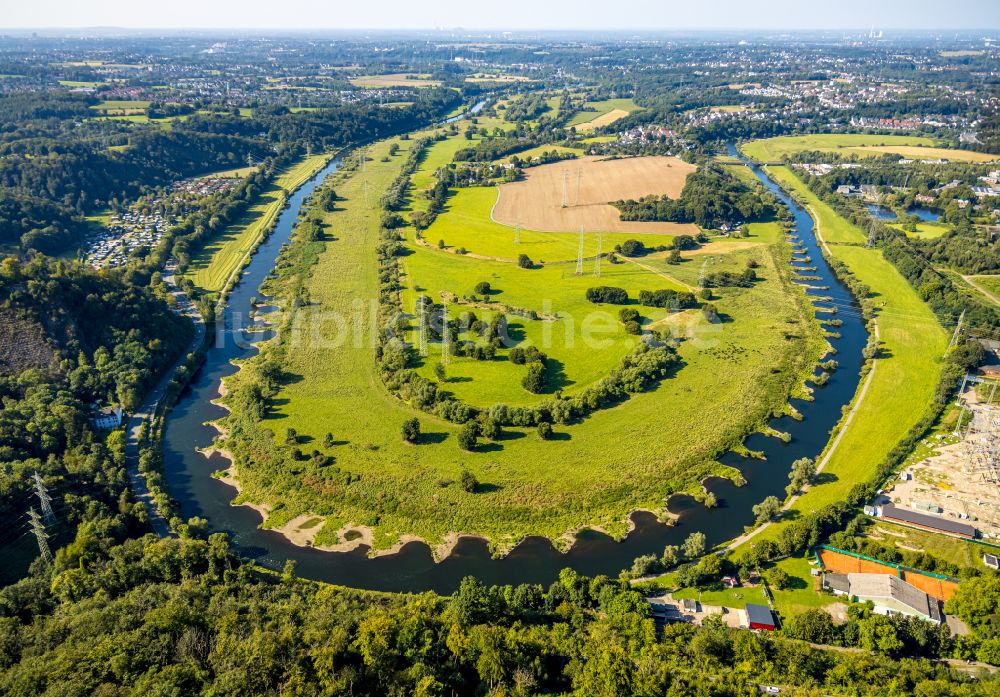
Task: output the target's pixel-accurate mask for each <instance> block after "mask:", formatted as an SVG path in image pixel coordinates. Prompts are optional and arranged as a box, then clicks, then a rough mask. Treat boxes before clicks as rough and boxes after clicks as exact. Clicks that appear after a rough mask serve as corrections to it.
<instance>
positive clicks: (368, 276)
mask: <svg viewBox="0 0 1000 697" xmlns="http://www.w3.org/2000/svg"><path fill="white" fill-rule="evenodd" d="M458 139H459V140H460V142H459V143H458V144H457V146H459V147H461V146H463V145H464V144H465V141H464V138H462V137H461V136H459V138H458ZM395 142H397V143H398V144H399V146H400V151H399V153H397V154H396V155H395V156H393V157H391V158H389V160H388V161H387V162H383V161H382V158H383V157H385V156H386V154H387V152H388V147H389V144H388V143H387V142H382V143H378V144H376V145H374V146H372V147H371V148H370V149H369V160H368V163H367V169H366V173H365V176H366V177H367V180H368V184H369V204H368V205H367V206H366V205H365V204H364V200H363V195H362V193H363V187H362V177H361V175H360V173H358V172H356V171H355V172H347V171H345V172H344V173H343V174H341V175H338V179H337V181H336V182H335V183H334V185H335V187H336V190H337V193H338V195H340V196H342V197H343V200H342V201H340V202H339V203H338V210H336V211H334V212H332V213H325V214H323V217H324V219H325V222H326V223H327V224H328V230H329V231H330V232H331V233H332V235H333V236H334V237H335V239H334V240H331V241H328V242H325V243H323V244H322V245H321V246H322V247H323V249H322V250H321V251H316V252H315V254H318V261H317V263H316V264H315V266H312V267H311V269H309V270H308V272H307V273H306V272H303V273H302V274H300V275H299V279H300V282H302V283H303V284H304V290H305V292H306V293H307V295H308V298H309V300H310V302H309V303H308V304H307V305H305V306H303V307H302V308H300V309H299V310H298V314H297V318H296V322H297V325H296V326H299V327H301V328H302V331H299V332H297V333H295V332H293V333H292V334H291V335H289V336H288V337H287V338H286V339H285V340H286V341H289V342H293V341H294V345H291V346H290V350H288V351H287V352H286V358H285V360H284V363H283V367H284V368H285V369H286V370H287V372H288V374H289V375H290V376H291V378H290V380H288V381H287V382H286V384H285V385H284V386H283V387H282V389H281V391H280V393H279V394H278V395H277V396H276V398H275V399H274V402H273V403H274V405H275V406H274V408H273V410H272V412H271V413H270V414H269V415H268V417H267V419H266V420H265V421H264V425H265V426H266V427H267V428H269V429H271V430H272V431H273V433H275V434H281V435H282V436H283V434H284V433H285V430H286V428H289V427H291V428H294V429H295V431H296V432H297V433H298V434H299V440H300V443H302V444H303V445H302V447H303V448H304V449H305V450H307V451H308V450H311V449H313V448H317V449H322V450H323V451H324V452H327V453H328V454H329V455H332V456H334V457H336V458H337V465H338V467H340V468H341V469H342V470H344V471H349V472H351V473H352V482H351V484H350V486H349V487H344V486H339V485H338V486H330V485H329V484H326V483H324V482H323V481H320V480H317V479H316V478H314V477H313V476H312V475H309V476H304V475H303V474H302V468H301V467H300V466H299V465H298V464H296V463H289V464H288V465H287V466H284V467H283V468H281V469H276V468H275V467H271V466H260V467H249V468H247V470H246V471H245V472H242V471H241V472H240V478H241V481H242V485H243V494H242V496H241V499H242V500H246V501H254V502H267V503H268V504H270V505H271V506H272V513H271V517H270V518H269V520H268V525H270V526H281V525H284V524H285V523H287V522H288V521H290V520H292V519H293V518H295V517H296V516H299V515H303V514H315V515H318V516H321V517H323V518H325V525H324V526H323V528H322V531H321V532H320V534H319V537H318V541H319V542H321V543H322V542H332V541H334V540H335V539H336V535H335V531H336V530H338V529H340V528H341V527H342V526H343V525H345V524H348V523H350V524H353V525H357V526H361V525H366V526H369V527H371V528H373V529H374V541H375V546H376V547H377V548H387V547H390V546H391V545H392V544H394V543H395V542H397V541H398V540H399V539H400V538H401V537H402V536H406V535H418V536H420V537H422V538H423V539H426V540H428V541H429V542H431V543H437V542H440V541H442V540H445V539H447V537H448V535H449V533H454V532H464V533H474V534H480V535H484V536H488V537H489V538H490V540H491V542H492V543H493V544H494V546H495V547H496V548H498V549H503V548H505V547H507V546H509V545H510V544H512V543H513V542H515V541H517V540H519V539H521V538H522V537H523V536H524V535H527V534H540V535H546V536H548V537H550V538H552V539H558V538H560V536H562V535H563V534H564V533H566V532H567V531H570V530H573V529H576V528H578V527H581V526H594V525H599V526H602V527H603V528H604V529H606V530H607V531H608V532H610V533H612V534H616V535H621V534H623V533H624V532H625V522H624V520H625V517H626V515H627V513H628V512H629V511H631V510H634V509H636V508H640V507H641V508H650V509H660V508H662V506H663V502H664V497H665V496H667V495H668V494H669V493H671V492H673V491H677V490H679V489H684V488H687V489H690V488H691V487H692V486H695V485H696V482H697V481H698V479H700V477H701V476H703V475H705V474H706V473H708V472H717V471H719V465H718V464H717V463H715V462H714V461H713V459H712V458H713V457H715V456H716V455H717V454H718V453H719V452H721V450H722V449H724V448H726V447H730V446H732V445H735V444H736V443H738V442H739V440H740V439H741V438H742V436H743V435H744V434H745V433H746V432H747V430H748V429H751V428H754V427H756V426H758V425H761V424H763V423H764V422H765V421H766V419H767V416H768V415H769V414H770V413H771V412H772V411H773V410H781V409H783V408H784V405H785V403H786V400H787V394H788V390H789V388H790V386H792V385H795V384H797V383H798V381H799V379H800V378H801V376H802V375H803V374H804V373H805V372H806V371H809V370H811V366H812V364H813V362H814V360H815V358H816V357H817V356H818V355H819V353H820V352H821V350H822V348H821V344H822V343H823V342H822V341H821V339H820V336H819V333H818V330H817V327H816V325H815V320H814V318H813V317H812V313H811V311H810V310H809V308H808V306H807V305H806V303H805V302H804V299H803V298H802V295H801V291H799V290H797V289H794V288H793V287H791V286H790V285H789V281H788V270H787V254H788V252H787V248H785V247H784V246H783V240H782V236H781V234H780V231H779V229H778V227H777V226H776V225H773V224H765V225H760V226H755V227H754V228H753V233H754V236H753V237H752V238H750V239H749V240H740V242H743V243H746V246H742V245H741V246H736V245H733V246H732V248H731V249H730V250H729V253H728V254H727V253H726V251H727V249H726V244H728V243H720V244H719V246H718V248H717V249H718V252H717V253H716V254H715V255H711V256H714V257H715V260H714V262H709V261H708V259H707V257H708V256H709V255H696V254H688V253H685V254H686V256H687V257H688V259H687V260H686V261H685V262H684V263H681V264H679V265H676V266H667V265H666V264H665V263H664V260H663V258H662V255H660V256H655V255H654V256H652V257H646V258H644V259H643V260H642V261H643V263H648V264H650V265H655V266H658V267H659V268H662V269H671V271H670V272H671V274H676V275H677V276H678V277H682V278H684V279H685V282H687V283H690V284H694V283H696V281H697V277H698V274H699V272H700V269H701V268H702V265H703V264H708V265H709V266H708V268H709V270H717V269H721V268H733V269H737V268H742V267H743V265H744V264H745V261H746V259H747V258H748V257H749V256H751V255H752V256H753V257H754V258H755V259H758V261H759V263H760V264H761V266H760V268H759V269H758V272H759V273H760V275H761V276H762V277H763V279H764V280H762V281H761V282H760V283H759V284H758V285H757V286H756V287H755V288H752V289H723V290H722V291H721V292H720V293H719V296H720V297H719V299H718V300H716V301H715V302H716V303H717V305H718V306H719V309H720V311H721V312H722V313H723V315H724V316H725V317H726V318H727V321H726V322H725V323H723V324H721V325H708V326H703V327H702V328H700V329H699V332H700V334H698V335H696V336H695V337H694V338H693V339H692V340H690V341H684V342H683V343H682V344H681V347H680V354H681V356H682V358H683V360H684V363H685V365H684V367H683V368H682V369H681V370H680V371H679V372H678V373H677V374H676V375H675V376H673V377H671V378H669V379H667V380H665V381H664V382H663V383H661V384H660V386H659V387H658V388H657V389H655V390H652V391H650V392H647V393H644V394H640V395H636V396H633V397H632V398H631V399H629V400H628V401H627V402H626V403H624V404H622V405H621V406H619V407H617V408H615V409H610V410H604V411H600V412H597V413H595V414H594V415H593V416H591V417H590V418H588V419H586V420H585V421H584V422H583V423H580V424H577V425H573V426H568V427H564V426H560V427H558V428H557V429H556V430H557V431H559V433H558V434H557V438H556V439H554V440H551V441H542V440H540V439H539V438H538V436H537V435H536V433H535V432H534V429H513V428H509V429H506V430H507V433H506V434H505V436H504V437H503V438H502V439H500V440H499V441H497V442H487V443H484V444H482V445H481V446H480V447H479V448H478V449H477V451H476V452H474V453H466V452H463V451H462V450H460V449H459V447H458V445H457V443H456V438H455V435H456V433H457V430H458V429H457V427H456V426H455V425H453V424H450V423H447V422H444V421H441V420H439V419H437V418H435V417H432V416H430V415H428V414H426V413H423V412H417V411H414V410H412V409H410V408H409V407H408V406H407V405H405V404H403V403H401V402H400V401H399V400H398V399H396V398H395V397H394V396H392V395H389V394H387V393H386V391H385V389H384V387H383V386H382V384H381V381H380V378H379V376H378V375H377V373H376V367H375V363H374V359H373V355H372V348H371V346H370V345H369V342H368V341H367V339H366V340H364V341H360V342H357V343H355V342H354V341H346V342H337V341H335V338H336V336H337V335H338V333H340V332H341V331H342V329H341V327H340V326H338V325H337V324H336V323H335V322H320V321H319V320H320V319H321V318H322V317H329V316H330V315H329V314H328V313H340V314H341V315H342V316H345V317H353V316H355V315H356V314H357V312H358V309H357V308H358V307H361V308H367V307H369V303H370V301H371V300H372V299H373V298H375V297H376V296H377V292H378V281H377V276H376V260H375V252H374V247H375V243H376V241H377V239H378V227H379V220H380V217H381V215H380V211H379V210H378V208H377V201H378V199H379V197H380V195H381V192H382V191H384V190H385V188H386V187H387V186H388V185H389V184H390V182H391V181H392V180H393V178H394V177H395V176H396V174H397V172H398V171H399V168H400V167H401V166H402V163H403V161H404V160H405V158H406V156H407V153H408V150H409V148H410V147H412V145H413V143H414V142H415V141H414V140H409V141H401V140H398V141H395ZM453 147H456V144H454V143H453V142H452V141H444V142H442V143H438V144H436V145H435V146H434V148H433V149H432V151H431V153H429V154H428V156H427V158H426V160H425V161H424V165H423V167H421V171H420V172H418V173H417V176H415V177H414V182H415V186H414V189H415V190H416V191H419V189H420V188H422V187H426V186H427V185H428V184H429V182H430V181H431V180H430V179H429V173H430V172H433V170H434V169H436V167H437V166H440V164H441V163H443V162H447V161H448V159H449V158H448V157H446V153H447V151H448V150H450V149H451V148H453ZM421 204H422V201H421V199H420V198H419V196H417V195H415V197H414V205H415V207H417V206H419V205H421ZM454 208H455V207H454V206H452V208H451V209H450V210H449V211H448V212H446V213H444V214H443V215H442V218H444V219H446V218H447V217H448V216H450V215H452V211H454ZM406 235H407V240H408V244H407V246H408V247H409V252H408V254H407V255H406V256H404V257H403V258H402V260H403V264H404V269H405V271H406V273H407V277H406V283H407V285H408V290H407V292H406V297H405V298H404V300H405V302H406V303H412V299H413V297H414V295H415V292H416V289H417V288H418V287H419V288H420V289H421V292H427V293H430V294H432V295H435V294H436V293H437V292H438V291H439V290H448V291H449V292H454V293H458V294H460V295H461V294H465V293H468V292H470V291H471V289H472V286H473V285H474V284H475V283H476V282H478V281H480V280H490V279H492V280H493V281H495V282H496V285H497V287H498V288H500V289H501V290H502V291H503V292H502V293H501V294H500V296H499V298H500V299H501V300H503V301H504V302H509V303H510V304H512V305H521V306H528V307H537V305H538V304H540V300H541V299H544V298H545V297H551V298H553V299H554V308H555V309H557V310H559V309H562V307H563V306H562V305H560V303H564V306H565V307H566V308H567V309H566V311H567V313H568V312H569V310H573V311H577V309H578V308H579V306H580V303H581V301H580V299H579V296H580V295H581V294H582V290H583V289H584V288H585V287H586V286H587V285H591V284H596V283H597V281H596V279H591V280H585V278H586V277H584V278H573V277H572V276H571V274H564V273H563V272H562V270H559V269H553V270H552V271H547V270H546V269H532V270H526V269H519V268H517V267H516V266H515V265H513V264H509V263H501V262H487V261H484V260H477V259H472V258H469V257H459V256H456V255H453V254H448V253H447V252H442V251H438V250H437V249H433V248H428V247H424V246H416V245H414V244H413V233H412V230H407V231H406ZM487 251H489V250H488V249H487ZM313 253H314V252H309V254H313ZM605 274H606V275H605ZM605 274H602V279H601V281H600V282H601V283H611V282H612V281H613V282H614V283H615V284H621V285H623V286H625V285H628V286H629V287H631V288H633V289H636V288H639V287H650V288H661V287H669V284H668V282H667V281H666V280H665V279H663V278H662V277H660V276H659V275H657V274H656V273H655V272H650V271H648V270H645V269H642V267H638V266H634V265H631V264H629V265H625V264H622V265H620V266H616V267H614V268H612V267H610V266H609V267H607V268H606V270H605ZM616 274H617V275H616ZM640 279H645V280H640ZM296 282H299V281H296ZM290 287H291V286H290ZM279 295H280V292H279ZM507 296H509V297H507ZM796 299H798V300H796ZM410 306H412V305H410ZM539 309H540V308H539ZM612 310H613V311H616V310H617V308H612ZM477 313H478V311H477ZM480 314H481V313H480ZM696 314H697V313H696ZM699 316H700V315H699ZM351 324H352V322H348V326H350V325H351ZM525 324H526V325H527V324H528V322H527V321H526V322H525ZM523 331H524V332H525V333H526V334H527V335H528V336H532V335H533V333H534V332H537V331H540V330H539V329H538V328H537V327H531V326H525V327H524V329H523ZM554 334H555V335H556V336H559V333H558V332H556V333H554ZM786 335H788V336H790V337H791V338H786ZM610 337H611V339H612V343H611V347H610V348H608V349H604V350H599V351H592V352H591V353H594V354H597V355H598V356H599V358H598V357H593V356H585V355H584V354H583V353H582V352H579V350H578V349H573V352H567V353H566V354H565V355H564V358H565V360H563V361H562V362H563V371H564V372H565V374H566V375H567V376H568V379H569V380H573V384H572V385H567V386H566V387H567V389H579V388H580V387H582V386H583V385H584V384H585V383H587V382H588V381H592V380H594V379H597V378H598V377H599V375H600V373H601V371H602V370H603V371H605V372H606V371H609V370H610V369H612V368H613V367H614V366H615V365H616V364H617V360H618V357H620V356H621V355H622V353H623V352H624V351H625V350H627V346H628V345H629V344H627V343H626V342H627V341H634V339H633V338H632V337H628V336H626V335H624V333H623V331H622V330H621V326H620V323H617V322H612V323H611V331H610ZM560 350H561V349H560ZM555 352H556V349H553V350H552V354H553V355H554V354H555ZM601 363H603V366H602V365H601ZM432 364H433V360H429V361H426V362H425V363H424V364H423V365H421V366H419V367H418V370H421V371H426V370H429V369H430V368H431V366H432ZM515 368H516V369H517V370H516V373H515V371H514V369H515ZM521 370H523V367H520V366H511V365H510V364H509V363H508V362H507V361H505V360H497V361H492V362H473V361H471V360H469V361H466V360H465V359H462V360H454V361H453V362H451V363H450V364H449V366H448V368H447V371H448V381H447V382H446V383H445V384H444V388H445V389H448V390H451V391H453V392H455V393H456V394H458V395H459V396H461V397H463V398H467V399H469V400H470V401H475V402H477V403H481V404H482V403H485V404H486V405H489V404H491V403H492V402H493V401H496V400H499V399H502V400H503V401H505V402H521V403H524V402H532V401H534V400H537V399H538V397H535V396H532V395H528V393H526V392H524V390H523V388H522V387H521V386H520V371H521ZM234 380H235V381H236V382H238V381H239V376H237V377H235V378H234ZM494 383H496V384H498V385H499V387H497V386H496V384H494ZM413 416H418V418H419V419H420V421H421V424H422V427H423V431H424V433H425V436H424V438H423V441H422V443H421V444H420V445H416V446H414V445H407V444H405V443H404V442H402V440H401V438H400V432H401V426H402V424H403V422H404V421H405V420H406V419H408V418H411V417H413ZM325 433H331V434H332V435H333V438H334V440H335V441H336V444H335V445H334V446H333V447H332V448H326V447H324V446H323V445H322V441H323V439H324V434H325ZM624 444H627V445H624ZM465 468H467V469H469V470H470V471H472V473H473V474H474V475H475V476H476V477H477V479H478V480H479V481H480V482H481V483H482V486H481V487H480V489H479V491H478V492H477V493H468V492H465V491H463V490H462V489H461V488H460V487H459V486H457V484H455V483H454V482H455V481H456V480H457V479H458V477H459V475H460V473H461V472H462V470H463V469H465ZM720 515H725V513H724V512H722V513H720ZM314 527H316V528H317V529H318V528H319V526H314Z"/></svg>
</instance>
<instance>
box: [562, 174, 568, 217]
mask: <svg viewBox="0 0 1000 697" xmlns="http://www.w3.org/2000/svg"><path fill="white" fill-rule="evenodd" d="M562 207H563V208H568V207H569V170H565V169H564V170H563V195H562Z"/></svg>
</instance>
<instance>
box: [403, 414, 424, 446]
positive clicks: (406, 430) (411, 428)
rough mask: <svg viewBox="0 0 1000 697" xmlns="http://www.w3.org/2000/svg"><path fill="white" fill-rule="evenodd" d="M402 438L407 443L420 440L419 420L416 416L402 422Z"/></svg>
mask: <svg viewBox="0 0 1000 697" xmlns="http://www.w3.org/2000/svg"><path fill="white" fill-rule="evenodd" d="M403 440H405V441H406V442H407V443H416V442H417V441H419V440H420V420H419V419H418V418H417V417H413V418H412V419H407V420H406V421H404V422H403Z"/></svg>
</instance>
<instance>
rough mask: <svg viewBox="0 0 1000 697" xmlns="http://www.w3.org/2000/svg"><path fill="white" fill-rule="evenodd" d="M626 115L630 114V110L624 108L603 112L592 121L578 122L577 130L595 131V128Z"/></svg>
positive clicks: (584, 131) (579, 131)
mask: <svg viewBox="0 0 1000 697" xmlns="http://www.w3.org/2000/svg"><path fill="white" fill-rule="evenodd" d="M626 116H628V112H627V111H625V110H624V109H612V110H611V111H609V112H607V113H604V114H601V115H600V116H598V117H596V118H593V119H591V120H590V121H585V122H584V123H581V124H578V125H577V126H576V130H577V133H586V132H587V131H593V130H594V129H595V128H600V127H601V126H607V125H608V124H609V123H614V122H615V121H617V120H618V119H622V118H625V117H626Z"/></svg>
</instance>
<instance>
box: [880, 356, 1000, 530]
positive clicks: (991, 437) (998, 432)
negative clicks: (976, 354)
mask: <svg viewBox="0 0 1000 697" xmlns="http://www.w3.org/2000/svg"><path fill="white" fill-rule="evenodd" d="M998 398H1000V395H997V383H996V382H995V381H986V380H984V379H983V378H979V377H975V376H971V375H970V376H968V377H967V378H966V380H965V382H964V384H963V386H962V389H961V391H960V394H959V400H958V405H959V407H960V409H961V411H960V414H959V417H958V420H957V422H956V426H955V429H954V431H953V432H952V433H951V434H937V435H935V436H931V437H929V438H928V439H926V440H925V441H924V442H923V444H922V445H924V446H926V447H929V448H930V455H929V456H927V457H925V458H924V459H922V460H919V461H917V462H915V463H913V464H911V465H910V466H908V467H907V468H906V469H904V470H903V471H902V472H901V473H900V475H899V478H898V479H897V480H896V481H895V482H894V483H893V484H892V485H891V486H889V487H887V488H886V489H885V490H884V491H883V493H882V496H881V497H880V501H879V503H881V504H883V505H882V506H879V507H877V508H876V510H874V511H873V512H875V513H876V514H877V515H879V516H880V517H883V518H885V519H886V520H888V521H890V522H897V523H900V524H903V525H908V526H910V527H916V528H921V529H925V530H930V531H933V532H942V533H945V534H950V535H953V536H956V537H964V538H970V539H971V538H975V537H979V538H982V539H984V540H986V541H998V540H1000V437H998V436H1000V404H998V403H997V399H998Z"/></svg>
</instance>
